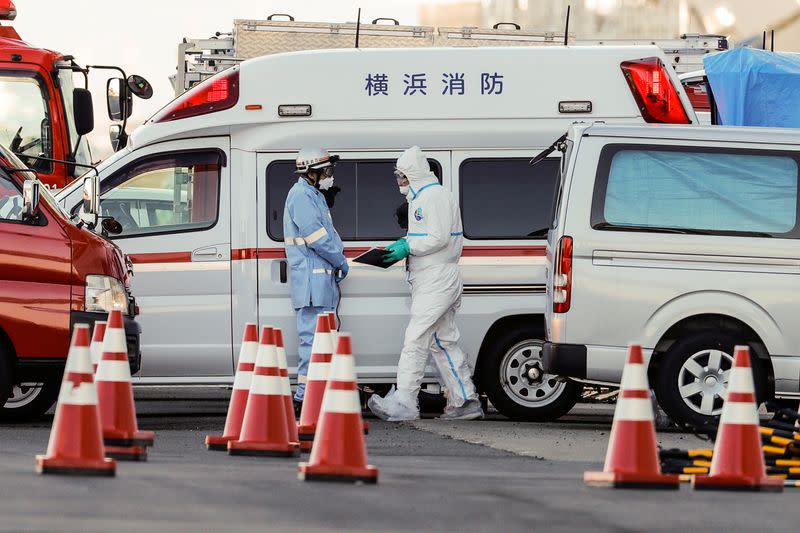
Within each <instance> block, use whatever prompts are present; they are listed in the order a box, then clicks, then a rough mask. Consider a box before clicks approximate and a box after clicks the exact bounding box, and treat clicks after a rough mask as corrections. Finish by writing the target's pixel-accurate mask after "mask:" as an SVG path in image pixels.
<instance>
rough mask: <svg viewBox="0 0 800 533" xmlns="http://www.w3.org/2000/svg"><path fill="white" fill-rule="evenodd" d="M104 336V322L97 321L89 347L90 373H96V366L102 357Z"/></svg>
mask: <svg viewBox="0 0 800 533" xmlns="http://www.w3.org/2000/svg"><path fill="white" fill-rule="evenodd" d="M105 336H106V322H105V320H98V321H97V322H95V323H94V331H93V332H92V344H91V345H90V346H89V353H91V355H92V372H97V364H98V363H99V362H100V358H101V357H102V356H103V338H104V337H105Z"/></svg>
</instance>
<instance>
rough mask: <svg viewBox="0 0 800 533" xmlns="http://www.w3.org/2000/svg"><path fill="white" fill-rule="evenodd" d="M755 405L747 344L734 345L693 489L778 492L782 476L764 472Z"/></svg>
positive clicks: (781, 487) (781, 488)
mask: <svg viewBox="0 0 800 533" xmlns="http://www.w3.org/2000/svg"><path fill="white" fill-rule="evenodd" d="M759 423H760V421H759V419H758V405H757V404H756V390H755V386H754V384H753V373H752V369H751V367H750V350H749V348H748V347H747V346H737V347H736V348H735V349H734V358H733V368H731V375H730V379H729V381H728V393H727V396H726V398H725V404H724V405H723V406H722V416H721V417H720V421H719V428H718V429H717V439H716V442H715V443H714V454H713V455H712V459H711V470H710V471H709V474H708V476H695V477H694V478H693V481H692V484H693V486H694V488H696V489H702V490H705V489H711V490H713V489H718V490H752V491H769V492H780V491H782V490H783V480H781V479H775V478H770V477H768V476H767V473H766V468H765V466H764V455H763V451H762V449H761V434H760V432H759Z"/></svg>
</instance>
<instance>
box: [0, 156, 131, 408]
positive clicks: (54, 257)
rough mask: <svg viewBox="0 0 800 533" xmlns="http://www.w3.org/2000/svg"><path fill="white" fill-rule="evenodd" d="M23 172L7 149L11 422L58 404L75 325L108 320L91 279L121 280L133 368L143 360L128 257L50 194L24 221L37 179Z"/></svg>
mask: <svg viewBox="0 0 800 533" xmlns="http://www.w3.org/2000/svg"><path fill="white" fill-rule="evenodd" d="M20 168H25V167H24V166H23V164H22V162H21V161H20V160H19V159H18V158H17V157H16V156H14V154H12V153H10V152H9V151H8V150H6V149H5V148H3V147H1V146H0V405H4V404H5V407H4V408H2V409H0V417H2V418H7V419H8V418H26V417H30V416H34V415H38V414H41V413H43V412H45V411H46V410H47V409H48V408H49V407H50V406H51V405H52V403H53V401H54V400H55V398H56V397H57V395H58V390H59V387H60V381H61V374H62V372H63V368H64V362H65V358H66V355H67V351H68V348H69V341H70V335H71V330H72V327H73V325H74V324H75V323H79V322H80V323H89V324H93V323H94V321H95V320H98V319H100V320H104V319H105V316H106V313H105V312H102V311H100V310H99V309H98V308H97V304H96V303H95V302H93V303H92V305H87V294H91V295H92V298H94V295H95V292H91V293H90V292H89V291H87V276H92V278H93V280H101V281H106V282H107V283H115V282H112V281H110V280H111V279H113V280H117V281H118V283H119V284H118V285H117V284H116V283H115V285H114V286H115V287H119V290H120V291H124V297H121V298H120V299H119V300H118V301H123V304H124V305H125V306H126V307H127V310H126V313H127V316H126V325H125V326H126V327H125V330H126V337H127V340H128V351H129V357H130V358H131V366H132V370H134V371H136V370H138V366H139V363H140V353H139V335H140V328H139V326H138V324H137V323H136V322H135V321H134V315H135V309H136V306H135V303H134V300H133V298H132V297H131V296H130V291H129V288H128V287H129V275H130V274H129V270H128V267H127V260H126V258H125V257H124V255H123V254H122V252H121V251H120V249H119V248H118V247H117V246H116V245H114V244H113V243H111V242H110V241H108V240H106V239H104V238H103V237H100V236H98V235H96V234H94V233H92V232H91V231H88V230H87V229H84V228H81V227H79V226H78V225H76V224H73V223H72V222H71V221H70V220H69V219H68V217H67V215H66V214H65V213H63V212H62V211H61V210H60V208H59V207H58V206H57V204H56V202H55V200H54V199H53V198H52V197H51V196H50V195H49V193H48V192H47V191H41V200H40V201H39V202H38V209H37V210H36V213H35V216H30V217H28V218H27V219H26V218H25V217H24V216H21V212H22V211H21V206H22V204H23V203H24V201H25V200H24V197H23V195H24V193H23V190H24V187H23V184H24V182H25V181H26V180H33V179H34V178H33V175H32V173H31V172H29V171H27V172H20V171H18V170H16V171H15V170H11V169H20ZM123 287H124V289H123ZM98 294H99V293H98ZM101 296H102V295H101ZM9 396H11V399H10V400H9V401H8V402H7V401H6V400H7V398H9ZM23 400H24V401H23ZM15 403H16V405H15Z"/></svg>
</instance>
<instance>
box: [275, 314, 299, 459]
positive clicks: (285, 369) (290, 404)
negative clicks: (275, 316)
mask: <svg viewBox="0 0 800 533" xmlns="http://www.w3.org/2000/svg"><path fill="white" fill-rule="evenodd" d="M275 353H276V354H277V356H278V372H279V373H280V376H281V392H282V393H283V403H284V405H285V407H286V429H287V431H288V432H289V442H292V443H295V444H296V445H297V446H300V437H299V436H298V435H297V419H296V418H295V417H294V401H293V400H292V385H291V383H290V382H289V364H288V362H287V361H286V349H285V348H284V347H283V332H282V331H281V329H280V328H275Z"/></svg>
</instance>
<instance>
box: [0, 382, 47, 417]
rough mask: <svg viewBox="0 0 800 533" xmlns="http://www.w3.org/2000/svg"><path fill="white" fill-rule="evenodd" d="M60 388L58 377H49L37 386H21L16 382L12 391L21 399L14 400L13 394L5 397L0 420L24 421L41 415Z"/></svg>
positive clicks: (0, 409) (0, 410)
mask: <svg viewBox="0 0 800 533" xmlns="http://www.w3.org/2000/svg"><path fill="white" fill-rule="evenodd" d="M60 390H61V381H60V380H58V379H49V380H48V381H45V382H43V383H41V384H40V386H39V387H30V386H28V387H22V385H21V384H16V385H15V386H14V387H13V388H12V391H13V392H15V393H20V394H21V395H22V397H21V398H20V400H21V401H19V402H15V401H14V400H15V398H14V397H13V396H11V397H6V398H5V399H4V400H3V403H2V405H3V407H2V408H0V421H3V422H25V421H29V420H35V419H37V418H39V417H41V416H42V415H44V414H45V413H46V412H47V411H48V410H49V409H50V408H51V407H52V406H53V404H54V403H55V402H56V400H57V399H58V393H59V391H60ZM15 403H19V404H20V405H15Z"/></svg>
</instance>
